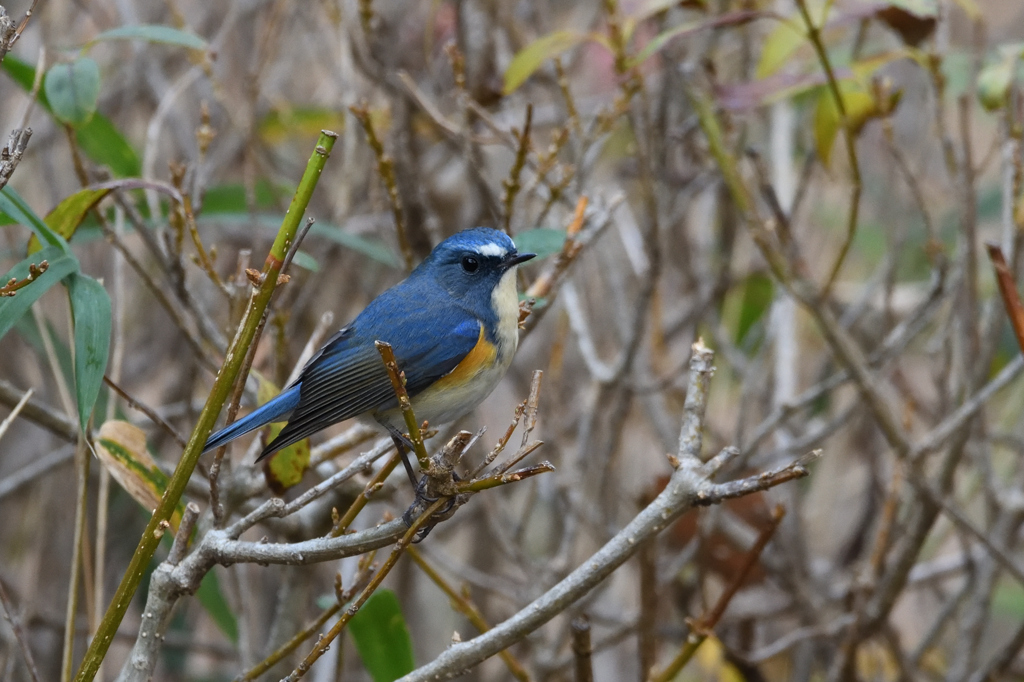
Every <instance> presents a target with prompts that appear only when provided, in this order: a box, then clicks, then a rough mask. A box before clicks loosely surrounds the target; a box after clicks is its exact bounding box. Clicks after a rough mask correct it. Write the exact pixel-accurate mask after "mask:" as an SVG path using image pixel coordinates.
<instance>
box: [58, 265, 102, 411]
mask: <svg viewBox="0 0 1024 682" xmlns="http://www.w3.org/2000/svg"><path fill="white" fill-rule="evenodd" d="M67 285H68V293H69V294H70V296H71V313H72V316H73V319H74V322H75V397H76V398H77V399H78V420H79V424H80V426H81V427H82V431H85V430H86V429H87V427H88V425H89V417H90V416H91V415H92V408H93V405H95V404H96V398H97V397H99V394H100V387H101V386H103V373H104V372H105V371H106V369H107V355H108V354H109V351H110V296H109V295H107V290H106V289H104V288H103V285H102V284H100V283H99V282H97V281H96V280H94V279H93V278H92V277H89V276H87V275H82V274H73V275H71V276H69V277H68V279H67Z"/></svg>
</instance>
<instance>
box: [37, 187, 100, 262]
mask: <svg viewBox="0 0 1024 682" xmlns="http://www.w3.org/2000/svg"><path fill="white" fill-rule="evenodd" d="M109 193H110V188H103V189H82V190H79V191H77V192H75V193H74V194H72V195H71V196H69V197H66V198H65V199H64V200H63V201H61V202H60V203H59V204H57V206H56V207H54V209H53V210H52V211H50V213H49V214H47V216H46V219H45V221H44V222H46V225H47V227H49V228H50V229H51V230H53V231H54V232H56V233H57V234H59V235H60V236H61V237H63V238H64V239H71V235H73V234H74V233H75V230H76V229H78V226H79V225H81V224H82V220H83V219H84V218H85V214H86V213H87V212H88V211H89V209H90V208H92V207H93V206H95V205H96V203H97V202H98V201H99V200H100V199H102V198H103V197H105V196H107V194H109ZM41 248H43V245H42V244H41V243H40V241H39V238H38V237H37V236H35V235H32V237H31V238H30V239H29V240H28V253H29V255H32V254H33V253H35V252H36V251H38V250H39V249H41Z"/></svg>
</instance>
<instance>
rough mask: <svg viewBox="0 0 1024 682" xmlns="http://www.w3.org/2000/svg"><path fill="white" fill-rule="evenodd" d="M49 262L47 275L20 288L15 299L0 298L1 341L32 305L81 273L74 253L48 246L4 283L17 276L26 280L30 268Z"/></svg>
mask: <svg viewBox="0 0 1024 682" xmlns="http://www.w3.org/2000/svg"><path fill="white" fill-rule="evenodd" d="M44 260H45V261H46V262H47V264H48V265H49V267H48V268H47V270H46V272H44V273H43V274H41V275H39V277H37V278H36V280H35V281H34V282H32V283H31V284H29V285H27V286H25V287H24V288H22V289H19V290H18V291H17V292H16V293H15V294H14V296H4V297H2V298H0V338H3V336H4V334H6V333H7V332H8V331H10V330H11V327H13V326H14V325H15V324H16V323H17V322H18V320H19V319H21V316H22V315H24V314H25V312H26V311H28V309H29V308H31V307H32V304H33V303H35V302H36V301H37V300H39V297H40V296H42V295H43V294H45V293H46V291H47V290H48V289H49V288H50V287H52V286H53V285H54V284H56V283H57V282H59V281H61V280H62V279H64V278H65V277H67V276H68V275H70V274H72V273H74V272H78V259H76V258H75V257H74V256H72V255H71V254H68V253H65V252H64V251H63V250H62V249H60V248H59V247H56V246H47V247H46V248H44V249H43V250H42V251H40V252H39V253H37V254H35V255H33V256H31V257H29V258H26V259H25V260H23V261H21V262H20V263H18V264H17V265H15V266H14V267H13V268H11V270H10V271H9V272H7V273H6V274H5V275H4V276H3V281H4V282H6V281H7V280H9V279H11V278H12V277H15V278H17V279H25V278H26V277H28V268H29V265H32V264H38V263H39V262H40V261H44Z"/></svg>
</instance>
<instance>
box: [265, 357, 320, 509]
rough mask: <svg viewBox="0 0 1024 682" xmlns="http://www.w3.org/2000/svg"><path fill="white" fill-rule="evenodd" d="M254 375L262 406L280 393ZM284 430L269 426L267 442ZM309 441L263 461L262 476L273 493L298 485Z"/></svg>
mask: <svg viewBox="0 0 1024 682" xmlns="http://www.w3.org/2000/svg"><path fill="white" fill-rule="evenodd" d="M253 374H255V375H256V378H257V380H258V384H257V388H256V402H257V403H259V404H260V405H264V404H265V403H267V402H269V401H270V400H271V399H272V398H274V397H275V396H277V394H278V393H280V392H281V391H280V389H278V387H277V386H275V385H274V383H273V382H272V381H270V380H269V379H267V378H266V377H265V376H263V375H261V374H257V373H256V372H253ZM283 428H284V423H277V424H271V425H270V427H269V429H268V431H267V442H268V443H269V442H270V441H272V440H273V439H275V438H277V435H278V434H279V433H281V429H283ZM309 457H310V449H309V439H308V438H304V439H302V440H300V441H299V442H298V443H295V444H294V445H289V446H288V447H286V448H284V449H283V450H279V451H278V452H275V453H274V454H273V455H271V456H270V457H268V458H267V459H266V460H264V464H263V475H264V476H265V477H266V479H267V485H268V486H270V489H271V490H273V491H274V493H276V494H278V495H280V494H281V493H283V492H284V491H285V490H287V489H288V488H291V487H292V486H294V485H298V484H299V482H301V481H302V476H303V475H304V474H305V473H306V469H308V468H309Z"/></svg>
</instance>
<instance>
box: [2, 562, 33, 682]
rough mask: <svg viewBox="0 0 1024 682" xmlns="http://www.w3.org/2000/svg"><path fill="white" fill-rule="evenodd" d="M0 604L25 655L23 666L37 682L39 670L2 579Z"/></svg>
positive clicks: (22, 653) (5, 618)
mask: <svg viewBox="0 0 1024 682" xmlns="http://www.w3.org/2000/svg"><path fill="white" fill-rule="evenodd" d="M0 604H2V605H3V607H4V620H6V621H7V623H8V624H9V625H10V626H11V630H13V631H14V639H15V640H17V642H18V648H20V649H21V655H22V656H24V657H25V667H26V668H28V674H29V677H31V678H32V682H39V670H38V669H37V668H36V661H35V659H34V658H33V657H32V649H31V648H30V647H29V645H28V639H27V638H26V637H25V631H24V630H22V628H21V619H20V618H18V617H17V615H16V614H15V610H14V604H12V603H11V598H10V597H9V596H8V595H7V590H6V589H5V588H4V581H3V580H0Z"/></svg>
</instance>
